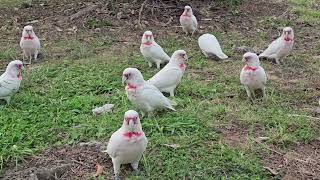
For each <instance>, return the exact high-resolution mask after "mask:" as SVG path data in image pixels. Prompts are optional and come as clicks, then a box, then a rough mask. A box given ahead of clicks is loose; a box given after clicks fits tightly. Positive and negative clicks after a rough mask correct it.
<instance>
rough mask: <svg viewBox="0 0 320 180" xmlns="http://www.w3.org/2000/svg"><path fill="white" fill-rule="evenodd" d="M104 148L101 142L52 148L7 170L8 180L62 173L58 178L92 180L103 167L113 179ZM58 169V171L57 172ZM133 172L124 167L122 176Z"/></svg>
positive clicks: (4, 177)
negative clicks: (98, 166)
mask: <svg viewBox="0 0 320 180" xmlns="http://www.w3.org/2000/svg"><path fill="white" fill-rule="evenodd" d="M102 150H105V145H103V144H101V143H87V144H80V145H77V146H73V147H71V146H65V147H61V148H51V149H48V150H46V151H45V152H43V153H41V154H38V155H35V156H32V157H29V158H27V159H26V160H25V161H24V162H23V163H21V164H18V167H17V168H16V167H14V166H11V167H10V168H7V170H6V171H5V173H4V176H3V179H5V180H31V179H33V178H34V177H32V176H33V175H36V176H37V177H38V178H39V179H41V177H42V176H44V174H45V175H46V174H50V172H51V171H54V172H56V171H57V172H59V173H58V175H59V177H58V179H79V180H80V179H90V178H92V177H93V174H94V173H95V172H96V165H97V164H100V165H102V166H103V167H104V168H103V169H104V172H103V175H105V176H106V177H108V178H109V179H111V177H112V176H113V167H112V162H111V159H110V158H109V156H108V155H107V154H106V153H102V152H101V151H102ZM57 169H58V170H57ZM128 171H130V169H128V168H124V167H122V173H121V174H122V175H126V174H128Z"/></svg>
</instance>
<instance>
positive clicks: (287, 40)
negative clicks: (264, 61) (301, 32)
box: [259, 27, 294, 64]
mask: <svg viewBox="0 0 320 180" xmlns="http://www.w3.org/2000/svg"><path fill="white" fill-rule="evenodd" d="M293 44H294V33H293V29H292V28H291V27H285V28H283V31H282V35H281V36H280V37H279V38H278V39H276V40H274V41H273V42H272V43H271V44H270V45H269V46H268V48H267V49H266V50H265V51H264V52H263V53H261V54H260V55H259V57H260V58H268V59H275V60H276V63H277V64H280V63H281V62H283V58H285V57H286V56H287V55H289V53H290V52H291V50H292V48H293Z"/></svg>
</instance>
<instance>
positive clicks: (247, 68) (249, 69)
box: [244, 65, 258, 71]
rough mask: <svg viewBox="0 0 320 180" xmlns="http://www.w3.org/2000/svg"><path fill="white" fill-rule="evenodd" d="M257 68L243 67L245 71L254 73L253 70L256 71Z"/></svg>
mask: <svg viewBox="0 0 320 180" xmlns="http://www.w3.org/2000/svg"><path fill="white" fill-rule="evenodd" d="M257 69H258V68H255V67H252V66H248V65H246V66H245V67H244V70H245V71H255V70H257Z"/></svg>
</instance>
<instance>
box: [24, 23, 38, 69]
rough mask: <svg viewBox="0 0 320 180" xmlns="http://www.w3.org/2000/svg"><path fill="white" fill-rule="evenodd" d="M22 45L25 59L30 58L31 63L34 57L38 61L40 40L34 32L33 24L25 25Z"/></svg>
mask: <svg viewBox="0 0 320 180" xmlns="http://www.w3.org/2000/svg"><path fill="white" fill-rule="evenodd" d="M20 47H21V49H22V51H23V60H25V59H29V64H31V61H32V59H33V58H34V60H35V61H37V59H38V54H39V51H40V40H39V38H38V37H37V36H36V34H35V33H34V31H33V27H32V26H25V27H24V28H23V31H22V37H21V40H20Z"/></svg>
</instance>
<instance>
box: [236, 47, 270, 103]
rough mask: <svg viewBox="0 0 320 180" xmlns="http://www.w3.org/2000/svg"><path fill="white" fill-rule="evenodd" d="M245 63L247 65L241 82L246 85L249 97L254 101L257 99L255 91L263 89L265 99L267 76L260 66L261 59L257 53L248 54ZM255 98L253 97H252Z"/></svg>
mask: <svg viewBox="0 0 320 180" xmlns="http://www.w3.org/2000/svg"><path fill="white" fill-rule="evenodd" d="M242 61H243V62H245V63H246V65H245V66H244V67H243V68H242V71H241V73H240V82H241V84H243V85H244V87H245V89H246V91H247V95H248V97H249V98H250V99H251V100H253V98H255V92H254V91H255V90H256V89H261V90H262V93H263V98H264V99H265V98H266V83H267V75H266V72H265V71H264V69H263V68H262V67H261V66H260V61H259V57H258V56H257V54H255V53H251V52H247V53H245V54H244V55H243V59H242ZM252 96H253V97H252Z"/></svg>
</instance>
